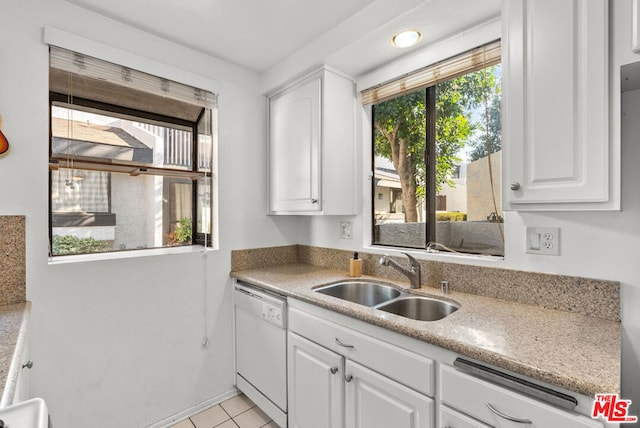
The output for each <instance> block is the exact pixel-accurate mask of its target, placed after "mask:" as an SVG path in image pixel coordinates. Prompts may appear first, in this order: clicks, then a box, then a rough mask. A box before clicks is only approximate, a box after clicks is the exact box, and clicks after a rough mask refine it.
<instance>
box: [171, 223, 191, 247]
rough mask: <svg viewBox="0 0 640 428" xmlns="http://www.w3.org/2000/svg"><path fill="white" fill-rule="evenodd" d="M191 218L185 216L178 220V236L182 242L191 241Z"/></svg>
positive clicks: (176, 231)
mask: <svg viewBox="0 0 640 428" xmlns="http://www.w3.org/2000/svg"><path fill="white" fill-rule="evenodd" d="M191 229H192V228H191V219H190V218H189V217H184V218H181V219H180V220H178V224H177V226H176V230H175V233H176V238H177V239H178V241H180V242H183V243H184V242H188V241H191V235H192V230H191Z"/></svg>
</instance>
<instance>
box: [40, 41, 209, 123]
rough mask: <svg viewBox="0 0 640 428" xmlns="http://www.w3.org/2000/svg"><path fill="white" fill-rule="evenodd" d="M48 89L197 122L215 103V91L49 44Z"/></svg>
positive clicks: (70, 95)
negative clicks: (204, 111)
mask: <svg viewBox="0 0 640 428" xmlns="http://www.w3.org/2000/svg"><path fill="white" fill-rule="evenodd" d="M49 67H50V78H49V90H50V91H52V92H56V93H60V94H63V95H65V96H68V97H78V98H87V99H91V100H94V101H99V102H103V103H108V104H113V105H118V106H121V107H125V108H130V109H135V110H142V111H149V112H152V113H156V114H160V115H165V116H171V117H176V118H179V119H184V120H188V121H191V122H195V121H196V120H197V119H198V116H199V114H200V113H201V111H202V108H211V107H215V106H216V95H215V94H213V93H212V92H209V91H206V90H203V89H200V88H195V87H193V86H189V85H185V84H182V83H179V82H175V81H172V80H168V79H164V78H161V77H158V76H154V75H151V74H148V73H144V72H141V71H138V70H134V69H131V68H128V67H124V66H121V65H118V64H114V63H111V62H108V61H103V60H101V59H97V58H93V57H91V56H87V55H84V54H80V53H77V52H73V51H70V50H67V49H62V48H59V47H56V46H50V50H49Z"/></svg>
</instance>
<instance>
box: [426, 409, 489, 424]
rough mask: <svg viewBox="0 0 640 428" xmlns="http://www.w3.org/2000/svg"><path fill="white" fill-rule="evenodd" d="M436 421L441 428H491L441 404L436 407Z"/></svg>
mask: <svg viewBox="0 0 640 428" xmlns="http://www.w3.org/2000/svg"><path fill="white" fill-rule="evenodd" d="M438 421H439V422H438V426H440V427H441V428H491V427H490V426H489V425H485V424H483V423H482V422H480V421H477V420H475V419H473V418H470V417H469V416H466V415H463V414H462V413H458V412H456V411H455V410H452V409H450V408H448V407H447V406H443V405H442V404H441V405H440V406H438Z"/></svg>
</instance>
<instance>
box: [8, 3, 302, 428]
mask: <svg viewBox="0 0 640 428" xmlns="http://www.w3.org/2000/svg"><path fill="white" fill-rule="evenodd" d="M0 16H1V17H2V25H1V26H0V40H2V43H1V44H0V113H1V114H2V116H3V118H4V125H3V129H2V130H3V132H4V134H5V135H6V136H7V137H8V139H9V141H10V143H11V152H10V154H9V155H8V156H6V157H4V158H2V159H1V160H0V215H10V214H22V215H26V224H27V235H26V236H27V296H28V299H29V300H31V301H32V302H33V310H32V319H31V324H30V346H31V355H30V358H31V359H33V361H34V362H35V365H34V367H33V369H32V370H31V372H30V381H31V385H30V386H31V389H30V390H31V392H32V393H33V394H34V395H36V396H41V397H43V398H44V399H45V400H46V401H47V403H48V405H49V408H50V410H51V414H52V420H53V423H54V426H58V427H66V428H74V427H78V428H86V427H92V428H100V427H112V426H126V427H143V426H147V425H149V424H152V423H156V422H158V421H161V420H163V419H164V418H167V417H169V416H171V415H173V414H176V413H179V412H182V411H184V410H187V409H190V408H193V407H194V406H197V405H198V404H199V403H201V402H204V401H206V400H211V399H214V398H215V397H219V396H220V394H225V393H227V392H229V391H231V390H232V382H233V378H232V376H233V374H232V371H233V370H232V336H231V322H232V318H231V299H230V296H231V287H230V280H229V278H228V273H229V270H230V250H231V249H235V248H248V247H254V246H265V245H285V244H290V243H295V242H297V240H298V236H297V231H298V224H297V221H296V220H295V219H291V218H289V219H287V218H272V217H268V216H266V215H265V213H266V207H267V201H266V194H267V192H266V182H265V177H266V176H267V174H266V161H265V159H266V151H265V150H266V149H265V148H266V137H265V129H266V125H265V117H266V110H265V100H264V97H263V96H262V95H260V94H259V91H258V89H257V86H258V84H257V80H258V77H257V76H256V75H254V74H253V73H250V72H248V71H246V70H244V69H241V68H239V67H236V66H233V65H231V64H228V63H225V62H222V61H219V60H216V59H213V58H211V57H208V56H205V55H202V54H199V53H196V52H193V51H190V50H188V49H185V48H181V47H179V46H177V45H174V44H172V43H169V42H166V41H163V40H161V39H158V38H156V37H154V36H151V35H148V34H145V33H143V32H140V31H138V30H134V29H132V28H129V27H127V26H124V25H121V24H118V23H116V22H115V21H112V20H109V19H106V18H103V17H100V16H98V15H96V14H94V13H91V12H88V11H85V10H83V9H80V8H77V7H76V6H73V5H71V4H69V3H67V2H64V1H62V0H21V1H18V0H7V1H4V0H3V1H2V2H0ZM44 25H51V26H53V27H56V28H59V29H62V30H65V31H68V32H70V33H74V34H76V35H79V36H81V37H85V38H88V39H91V40H94V41H97V42H100V43H103V44H105V45H109V46H111V47H114V48H117V49H118V50H120V51H122V52H124V53H125V54H126V55H124V56H127V58H129V59H130V58H138V59H139V60H140V62H141V63H144V64H158V67H157V70H156V71H157V72H158V73H160V74H164V71H165V70H168V71H170V72H171V74H172V75H171V76H167V77H171V78H174V79H176V78H177V79H180V76H182V70H184V71H185V72H184V76H185V79H186V77H187V76H191V75H197V76H202V77H203V80H204V81H208V80H211V82H212V83H211V85H212V86H217V87H218V88H219V93H220V98H219V123H220V131H219V142H220V145H219V158H220V165H219V171H218V177H217V178H218V180H219V183H220V190H219V210H220V250H219V251H215V252H210V253H208V254H207V260H206V276H207V279H206V288H205V289H204V290H203V276H204V272H205V269H203V264H204V263H205V262H204V260H203V258H204V256H203V254H202V253H196V254H171V255H166V256H150V257H139V258H131V259H120V260H106V261H96V262H84V263H72V264H57V265H49V263H48V259H47V233H48V232H47V230H48V220H47V217H48V215H47V210H48V203H47V200H48V175H47V162H48V158H47V156H48V155H47V153H48V52H47V46H46V45H45V44H44V43H43V27H44ZM145 71H147V70H145ZM186 83H189V82H186ZM203 291H204V292H205V293H206V302H207V314H206V320H205V321H206V322H205V323H203V315H202V314H203V310H202V297H203ZM205 324H206V329H207V332H208V334H207V337H208V339H209V346H208V347H206V348H203V347H202V346H201V342H202V340H203V334H204V325H205Z"/></svg>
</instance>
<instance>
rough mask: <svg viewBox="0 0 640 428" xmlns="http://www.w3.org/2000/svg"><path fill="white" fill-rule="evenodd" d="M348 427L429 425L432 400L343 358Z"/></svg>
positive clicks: (413, 427)
mask: <svg viewBox="0 0 640 428" xmlns="http://www.w3.org/2000/svg"><path fill="white" fill-rule="evenodd" d="M345 373H346V377H345V382H346V390H345V404H346V407H345V420H346V426H347V427H349V428H389V427H394V428H429V427H432V426H433V419H434V415H433V400H431V399H430V398H428V397H427V396H425V395H422V394H420V393H418V392H415V391H414V390H412V389H410V388H407V387H406V386H404V385H401V384H400V383H398V382H396V381H394V380H391V379H389V378H388V377H386V376H382V375H381V374H379V373H376V372H375V371H373V370H370V369H368V368H366V367H364V366H362V365H360V364H358V363H354V362H353V361H348V360H347V362H346V370H345Z"/></svg>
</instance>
